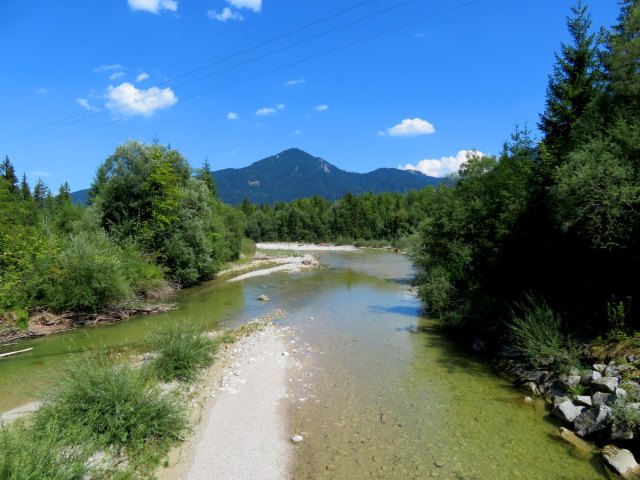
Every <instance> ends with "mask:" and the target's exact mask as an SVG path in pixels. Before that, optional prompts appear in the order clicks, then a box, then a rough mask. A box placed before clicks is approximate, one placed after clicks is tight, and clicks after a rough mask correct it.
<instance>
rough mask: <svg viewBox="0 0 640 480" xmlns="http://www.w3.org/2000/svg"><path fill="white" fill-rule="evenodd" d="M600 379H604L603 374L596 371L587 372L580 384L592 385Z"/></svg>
mask: <svg viewBox="0 0 640 480" xmlns="http://www.w3.org/2000/svg"><path fill="white" fill-rule="evenodd" d="M600 378H602V374H601V373H600V372H597V371H595V370H587V372H586V373H585V374H584V375H582V379H581V381H580V382H581V383H582V384H583V385H591V382H593V381H594V380H598V379H600Z"/></svg>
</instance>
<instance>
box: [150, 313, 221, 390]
mask: <svg viewBox="0 0 640 480" xmlns="http://www.w3.org/2000/svg"><path fill="white" fill-rule="evenodd" d="M149 340H150V344H151V346H152V349H153V350H155V351H156V352H157V353H158V357H157V358H156V359H155V360H154V361H153V363H152V366H151V368H152V370H153V372H154V373H155V375H156V376H157V377H158V378H159V379H161V380H163V381H165V382H169V381H172V380H177V379H179V380H187V381H193V380H194V379H195V378H196V376H197V374H198V371H199V370H200V369H201V368H203V367H206V366H208V365H211V363H213V359H214V355H215V353H216V350H217V346H218V344H217V343H216V342H215V341H213V340H212V339H210V338H209V337H207V336H206V335H202V334H201V332H200V330H199V329H198V328H197V326H194V325H190V324H188V323H184V322H181V323H172V324H171V325H169V326H168V327H165V328H163V329H161V330H160V331H158V332H156V333H154V334H152V335H150V337H149Z"/></svg>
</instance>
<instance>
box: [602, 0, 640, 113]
mask: <svg viewBox="0 0 640 480" xmlns="http://www.w3.org/2000/svg"><path fill="white" fill-rule="evenodd" d="M618 22H619V23H618V25H616V26H615V27H614V28H613V31H612V32H611V33H610V34H609V36H608V38H607V52H606V54H605V65H606V74H607V80H608V82H609V93H612V94H613V96H614V97H616V98H617V100H618V102H617V103H618V105H619V106H621V107H623V108H625V109H627V110H629V111H631V112H633V113H634V114H637V111H638V108H639V106H640V3H639V1H638V0H622V2H621V11H620V16H619V17H618Z"/></svg>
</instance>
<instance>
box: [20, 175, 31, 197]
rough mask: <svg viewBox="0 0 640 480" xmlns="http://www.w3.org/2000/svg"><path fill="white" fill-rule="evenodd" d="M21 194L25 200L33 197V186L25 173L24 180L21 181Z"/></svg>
mask: <svg viewBox="0 0 640 480" xmlns="http://www.w3.org/2000/svg"><path fill="white" fill-rule="evenodd" d="M20 196H21V197H22V199H23V200H30V199H31V188H30V187H29V184H28V183H27V175H26V174H25V173H23V174H22V182H21V183H20Z"/></svg>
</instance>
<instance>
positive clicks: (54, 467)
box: [0, 422, 98, 480]
mask: <svg viewBox="0 0 640 480" xmlns="http://www.w3.org/2000/svg"><path fill="white" fill-rule="evenodd" d="M65 436H66V438H65ZM92 451H93V450H92V449H91V445H90V443H87V439H86V435H84V434H83V432H82V431H76V432H73V435H71V432H69V431H65V432H60V431H59V430H57V429H56V428H55V427H53V426H52V425H45V426H44V428H43V429H42V430H36V429H33V428H29V427H28V426H27V425H26V424H24V423H22V422H18V423H17V424H14V425H11V426H0V478H2V479H5V480H82V479H91V478H98V477H97V476H94V475H93V472H91V469H90V468H89V467H87V460H88V459H89V457H90V455H91V453H92Z"/></svg>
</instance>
